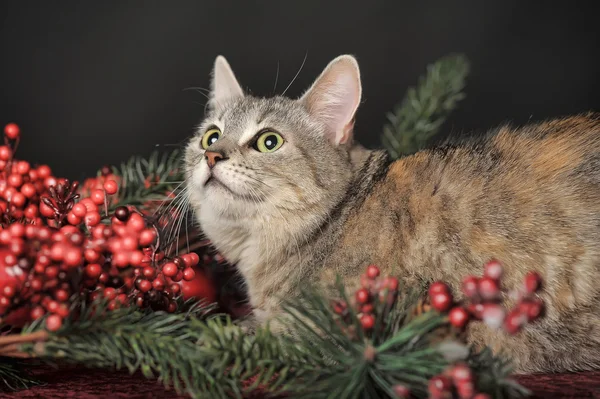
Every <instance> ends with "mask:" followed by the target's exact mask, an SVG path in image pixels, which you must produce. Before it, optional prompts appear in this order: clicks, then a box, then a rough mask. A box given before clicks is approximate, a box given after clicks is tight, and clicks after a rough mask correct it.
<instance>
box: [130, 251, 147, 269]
mask: <svg viewBox="0 0 600 399" xmlns="http://www.w3.org/2000/svg"><path fill="white" fill-rule="evenodd" d="M143 261H144V253H143V252H142V251H133V252H131V253H130V254H129V263H131V265H132V266H142V265H143V264H144V262H143Z"/></svg>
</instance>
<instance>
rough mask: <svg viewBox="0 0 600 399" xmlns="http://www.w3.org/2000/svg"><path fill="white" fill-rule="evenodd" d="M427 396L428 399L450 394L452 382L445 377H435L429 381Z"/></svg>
mask: <svg viewBox="0 0 600 399" xmlns="http://www.w3.org/2000/svg"><path fill="white" fill-rule="evenodd" d="M428 388H429V395H430V397H440V396H442V395H445V394H447V393H450V389H451V388H452V381H450V378H448V377H447V376H445V375H442V374H440V375H437V376H435V377H432V378H431V379H430V380H429V385H428Z"/></svg>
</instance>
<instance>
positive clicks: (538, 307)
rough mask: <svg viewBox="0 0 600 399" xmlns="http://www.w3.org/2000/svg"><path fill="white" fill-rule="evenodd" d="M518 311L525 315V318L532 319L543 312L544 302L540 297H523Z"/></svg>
mask: <svg viewBox="0 0 600 399" xmlns="http://www.w3.org/2000/svg"><path fill="white" fill-rule="evenodd" d="M518 309H519V312H521V313H522V314H524V315H525V316H526V317H527V320H529V321H534V320H536V319H538V318H539V317H540V316H541V315H542V313H543V312H544V302H543V301H541V300H540V299H537V298H536V299H524V300H523V301H521V303H519V306H518Z"/></svg>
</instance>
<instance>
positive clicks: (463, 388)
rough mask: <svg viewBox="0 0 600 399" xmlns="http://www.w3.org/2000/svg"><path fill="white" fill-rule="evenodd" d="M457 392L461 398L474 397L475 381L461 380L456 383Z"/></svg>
mask: <svg viewBox="0 0 600 399" xmlns="http://www.w3.org/2000/svg"><path fill="white" fill-rule="evenodd" d="M455 385H456V393H457V394H458V397H459V398H460V399H472V398H473V395H474V394H475V384H474V383H473V381H460V382H458V383H456V384H455Z"/></svg>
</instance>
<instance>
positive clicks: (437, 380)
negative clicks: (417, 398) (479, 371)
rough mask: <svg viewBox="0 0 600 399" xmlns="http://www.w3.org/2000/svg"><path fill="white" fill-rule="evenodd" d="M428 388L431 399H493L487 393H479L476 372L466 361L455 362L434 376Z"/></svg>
mask: <svg viewBox="0 0 600 399" xmlns="http://www.w3.org/2000/svg"><path fill="white" fill-rule="evenodd" d="M428 388H429V399H452V398H459V399H491V396H490V395H488V394H486V393H477V390H476V387H475V374H474V373H473V371H472V370H471V368H470V367H469V366H468V365H467V364H465V363H458V364H454V365H452V366H450V367H448V368H447V369H446V371H444V372H443V373H442V374H440V375H437V376H435V377H432V378H431V379H430V380H429V386H428Z"/></svg>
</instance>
